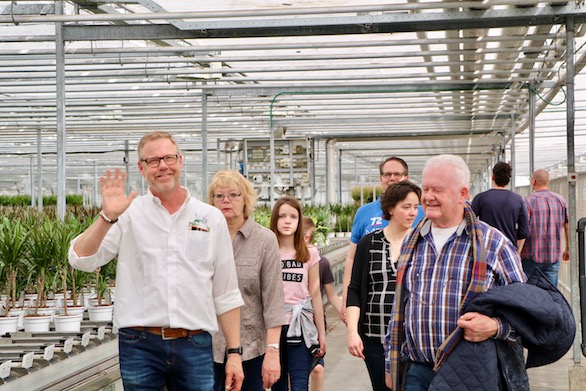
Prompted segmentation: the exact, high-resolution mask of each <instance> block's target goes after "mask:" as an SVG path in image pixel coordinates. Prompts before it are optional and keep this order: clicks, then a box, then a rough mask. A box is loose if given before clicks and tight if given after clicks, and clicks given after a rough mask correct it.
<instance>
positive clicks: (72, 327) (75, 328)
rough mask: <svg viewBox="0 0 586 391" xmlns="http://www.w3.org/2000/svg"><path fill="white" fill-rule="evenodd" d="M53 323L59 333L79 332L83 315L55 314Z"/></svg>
mask: <svg viewBox="0 0 586 391" xmlns="http://www.w3.org/2000/svg"><path fill="white" fill-rule="evenodd" d="M53 324H54V325H55V331H57V332H58V333H79V331H80V329H81V317H80V316H79V315H67V316H66V315H55V316H54V317H53Z"/></svg>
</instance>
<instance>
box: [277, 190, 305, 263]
mask: <svg viewBox="0 0 586 391" xmlns="http://www.w3.org/2000/svg"><path fill="white" fill-rule="evenodd" d="M284 204H287V205H289V206H292V207H293V208H295V209H296V210H297V213H299V220H298V223H297V229H296V230H295V234H294V235H293V245H294V246H295V260H296V261H297V262H307V261H309V257H310V255H309V249H308V248H307V244H305V239H303V228H302V227H301V221H302V219H303V212H302V211H301V204H300V203H299V201H297V199H296V198H295V197H291V196H284V197H281V198H279V199H278V200H277V202H275V206H274V207H273V211H272V212H271V226H270V228H271V231H273V232H274V233H275V235H277V239H278V240H279V243H281V234H280V233H279V231H278V230H277V222H278V221H279V209H281V206H282V205H284Z"/></svg>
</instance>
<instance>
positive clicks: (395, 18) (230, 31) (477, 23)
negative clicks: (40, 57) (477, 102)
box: [0, 3, 586, 41]
mask: <svg viewBox="0 0 586 391" xmlns="http://www.w3.org/2000/svg"><path fill="white" fill-rule="evenodd" d="M232 15H238V14H237V13H234V12H233V13H232ZM568 16H573V17H574V20H575V22H576V23H583V22H585V21H586V9H585V8H584V7H582V6H579V5H576V4H574V3H568V4H567V5H565V6H554V7H552V6H542V7H540V6H537V7H528V8H511V9H506V10H494V9H489V10H478V11H463V12H437V13H383V14H382V15H376V14H368V15H356V16H335V17H325V16H322V17H312V18H303V17H301V18H294V17H293V18H286V17H283V18H248V19H244V18H226V19H221V20H217V21H206V20H200V21H197V22H192V23H186V24H185V25H186V26H187V28H190V30H184V31H182V30H179V29H178V28H176V27H174V26H170V25H162V26H161V25H129V26H86V25H79V26H66V27H64V39H65V40H67V41H89V40H93V41H97V40H120V39H145V40H150V39H198V38H243V37H272V36H307V35H332V34H336V35H345V34H365V33H397V32H416V31H438V30H462V29H482V28H495V27H498V28H502V27H513V26H535V25H547V24H552V25H553V24H562V23H565V20H566V18H567V17H568ZM198 17H201V13H199V15H198V14H197V13H156V14H116V15H103V14H99V15H66V16H64V17H59V18H58V17H56V16H53V15H42V16H37V15H32V16H21V15H14V16H4V15H0V23H15V22H16V23H26V22H35V21H41V22H53V21H82V20H83V21H85V20H90V21H115V20H152V19H181V20H185V19H188V18H198Z"/></svg>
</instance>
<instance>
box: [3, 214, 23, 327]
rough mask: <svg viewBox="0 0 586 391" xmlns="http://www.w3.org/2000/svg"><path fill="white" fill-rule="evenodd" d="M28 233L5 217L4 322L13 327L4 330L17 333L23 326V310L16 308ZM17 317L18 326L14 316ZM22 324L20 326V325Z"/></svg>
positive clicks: (16, 222)
mask: <svg viewBox="0 0 586 391" xmlns="http://www.w3.org/2000/svg"><path fill="white" fill-rule="evenodd" d="M27 238H28V232H27V230H26V229H25V227H24V226H23V225H22V224H21V223H20V222H19V221H11V220H9V219H8V218H6V217H4V218H3V219H2V224H1V225H0V258H1V260H2V263H3V265H4V274H5V276H6V290H7V300H6V316H5V317H6V318H9V319H7V320H5V321H4V322H7V323H9V324H10V325H11V326H9V328H6V329H4V330H3V331H4V333H5V332H7V331H16V329H15V327H19V326H22V317H23V316H24V310H23V309H17V308H16V292H17V282H18V279H17V276H18V275H19V274H20V272H21V271H22V265H23V263H22V261H23V259H24V256H25V255H26V251H27V246H26V243H27ZM10 315H13V316H14V315H16V325H15V321H14V319H10V318H13V316H12V317H11V316H10ZM19 323H20V324H19Z"/></svg>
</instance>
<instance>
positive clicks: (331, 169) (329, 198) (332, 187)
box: [326, 139, 336, 204]
mask: <svg viewBox="0 0 586 391" xmlns="http://www.w3.org/2000/svg"><path fill="white" fill-rule="evenodd" d="M326 202H327V203H328V204H334V203H336V139H329V140H327V141H326Z"/></svg>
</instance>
